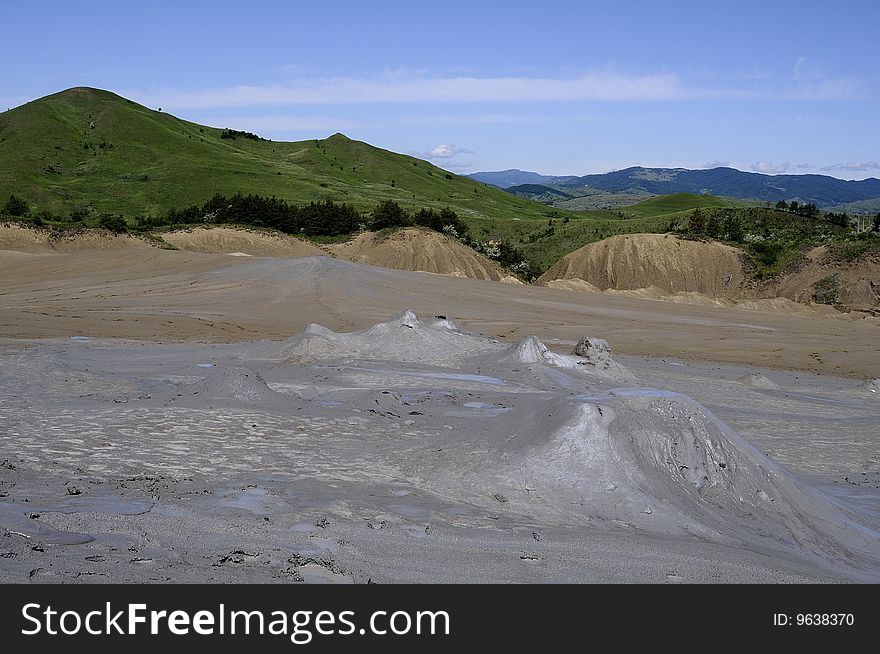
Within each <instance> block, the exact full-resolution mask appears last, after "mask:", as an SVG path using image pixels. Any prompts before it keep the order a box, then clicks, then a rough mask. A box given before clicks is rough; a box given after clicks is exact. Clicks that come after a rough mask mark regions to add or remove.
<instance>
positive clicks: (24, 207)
mask: <svg viewBox="0 0 880 654" xmlns="http://www.w3.org/2000/svg"><path fill="white" fill-rule="evenodd" d="M29 208H30V205H28V203H27V200H25V199H24V198H20V197H18V196H17V195H10V196H9V200H8V201H7V202H6V206H5V207H3V213H5V214H8V215H10V216H16V217H21V216H25V215H27V212H28V209H29Z"/></svg>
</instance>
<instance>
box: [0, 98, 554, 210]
mask: <svg viewBox="0 0 880 654" xmlns="http://www.w3.org/2000/svg"><path fill="white" fill-rule="evenodd" d="M229 127H231V128H235V126H234V125H231V126H229ZM223 133H224V130H223V129H218V128H213V127H205V126H202V125H197V124H195V123H191V122H187V121H185V120H181V119H179V118H176V117H175V116H172V115H169V114H167V113H163V112H161V111H154V110H152V109H148V108H147V107H144V106H141V105H139V104H137V103H135V102H132V101H131V100H126V99H125V98H122V97H120V96H118V95H115V94H113V93H110V92H108V91H101V90H97V89H91V88H83V87H79V88H73V89H68V90H67V91H62V92H61V93H56V94H54V95H50V96H47V97H45V98H41V99H39V100H35V101H33V102H30V103H28V104H25V105H22V106H20V107H16V108H15V109H12V110H10V111H7V112H4V113H2V114H0V198H7V197H8V196H9V195H10V194H12V193H14V194H16V195H18V196H21V197H23V198H24V199H25V200H27V201H28V202H30V204H31V207H32V209H35V210H41V209H46V210H51V211H55V212H61V213H65V214H66V213H69V212H70V211H72V210H74V209H79V208H86V207H91V208H92V209H93V210H94V211H96V212H108V213H114V214H123V215H125V216H126V217H128V218H131V217H133V216H137V215H147V216H149V215H158V214H161V213H164V212H165V211H167V210H168V209H171V208H181V207H185V206H189V205H192V204H196V203H201V202H204V201H205V200H206V199H208V198H210V197H211V196H212V195H214V194H215V193H223V194H227V195H233V194H235V193H236V192H242V193H256V194H259V195H264V196H271V195H274V196H276V197H279V198H282V199H284V200H287V201H288V202H291V203H306V202H310V201H313V200H319V199H321V198H324V197H328V198H330V199H333V200H335V201H339V202H346V203H349V204H351V205H354V206H355V208H357V209H359V210H362V211H368V210H370V209H372V208H373V207H374V206H375V205H376V204H377V203H378V202H379V201H382V200H385V199H389V198H390V199H394V200H396V201H398V202H399V203H400V204H402V205H404V206H405V207H433V208H436V209H440V208H442V207H446V206H449V207H451V208H453V209H454V210H455V211H457V212H458V213H459V214H461V215H462V216H463V217H465V218H468V217H470V218H511V217H514V216H517V217H520V218H525V219H529V218H541V217H543V216H545V215H546V211H547V208H546V207H544V206H542V205H540V204H537V203H534V202H531V201H529V200H526V199H522V198H517V197H515V196H512V195H510V194H508V193H505V192H503V191H501V190H498V189H494V188H490V187H487V186H486V185H484V184H481V183H479V182H476V181H474V180H471V179H468V178H465V177H460V176H458V175H453V174H451V173H448V172H446V171H444V170H442V169H440V168H437V167H436V166H433V165H431V164H430V163H428V162H426V161H422V160H419V159H415V158H413V157H408V156H405V155H400V154H395V153H392V152H389V151H387V150H382V149H380V148H376V147H373V146H370V145H368V144H366V143H361V142H358V141H353V140H351V139H348V138H347V137H345V136H343V135H342V134H335V135H333V136H331V137H330V138H327V139H323V140H310V141H301V142H293V143H288V142H272V141H266V140H262V139H260V140H257V139H252V138H247V137H245V136H244V133H242V132H237V133H234V134H235V135H237V138H222V136H221V135H222V134H223Z"/></svg>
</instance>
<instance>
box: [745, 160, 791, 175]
mask: <svg viewBox="0 0 880 654" xmlns="http://www.w3.org/2000/svg"><path fill="white" fill-rule="evenodd" d="M791 167H792V165H791V164H790V163H788V162H787V161H786V162H784V163H778V164H777V163H773V162H772V161H756V162H755V163H753V164H752V165H751V166H750V168H751V169H752V170H753V171H755V172H756V173H764V174H766V175H780V174H782V173H784V172H786V171H787V170H789V169H790V168H791Z"/></svg>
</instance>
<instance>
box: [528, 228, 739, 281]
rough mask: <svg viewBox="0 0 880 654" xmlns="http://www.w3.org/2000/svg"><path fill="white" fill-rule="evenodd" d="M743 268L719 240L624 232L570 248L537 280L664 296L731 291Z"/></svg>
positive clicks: (730, 250)
mask: <svg viewBox="0 0 880 654" xmlns="http://www.w3.org/2000/svg"><path fill="white" fill-rule="evenodd" d="M743 278H744V272H743V267H742V262H741V260H740V253H739V251H738V250H737V249H736V248H732V247H730V246H727V245H722V244H721V243H703V242H701V241H687V240H683V239H680V238H677V237H675V236H670V235H668V234H627V235H622V236H612V237H611V238H606V239H604V240H602V241H598V242H596V243H589V244H587V245H585V246H583V247H582V248H579V249H577V250H575V251H574V252H571V253H569V254H567V255H565V256H564V257H562V258H561V259H560V260H559V261H557V262H556V263H555V264H554V265H553V266H551V267H550V269H549V270H548V271H547V272H545V273H544V274H543V275H541V277H539V278H538V284H547V283H548V282H550V281H553V280H556V279H582V280H586V281H588V282H589V283H591V284H593V285H594V286H596V287H597V288H598V289H599V290H602V291H604V290H605V289H609V288H613V289H617V290H632V289H642V288H649V287H659V288H661V289H662V291H664V292H665V293H666V294H672V293H676V292H679V291H683V292H696V293H702V294H704V295H708V296H711V297H727V296H731V295H733V294H735V293H736V292H737V290H738V289H739V287H740V285H741V284H742V281H743Z"/></svg>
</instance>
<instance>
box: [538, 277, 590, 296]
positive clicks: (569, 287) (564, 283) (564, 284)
mask: <svg viewBox="0 0 880 654" xmlns="http://www.w3.org/2000/svg"><path fill="white" fill-rule="evenodd" d="M546 285H547V286H548V287H549V288H558V289H560V290H563V291H581V292H583V293H601V292H602V291H600V290H599V289H598V288H596V287H595V286H593V285H592V284H591V283H590V282H588V281H585V280H583V279H551V280H550V281H549V282H547V284H546Z"/></svg>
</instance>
